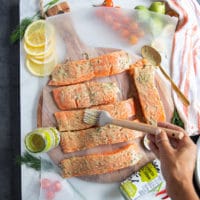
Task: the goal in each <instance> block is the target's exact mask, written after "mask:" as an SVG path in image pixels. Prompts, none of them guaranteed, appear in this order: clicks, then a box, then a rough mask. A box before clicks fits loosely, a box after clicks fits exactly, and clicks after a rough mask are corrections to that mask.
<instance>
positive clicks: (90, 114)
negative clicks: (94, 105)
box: [83, 109, 100, 125]
mask: <svg viewBox="0 0 200 200" xmlns="http://www.w3.org/2000/svg"><path fill="white" fill-rule="evenodd" d="M99 115H100V111H98V110H95V109H86V110H85V113H84V116H83V121H84V122H85V123H86V124H90V125H97V123H98V121H99Z"/></svg>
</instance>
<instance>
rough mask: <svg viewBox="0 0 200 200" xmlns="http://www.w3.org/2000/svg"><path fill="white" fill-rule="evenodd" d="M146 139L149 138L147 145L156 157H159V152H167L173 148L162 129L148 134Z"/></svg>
mask: <svg viewBox="0 0 200 200" xmlns="http://www.w3.org/2000/svg"><path fill="white" fill-rule="evenodd" d="M148 139H149V140H150V144H149V146H150V148H151V150H152V151H153V152H154V153H155V154H156V156H157V157H159V154H160V153H169V152H171V151H172V150H173V147H172V146H171V143H170V141H169V138H168V136H167V134H166V132H164V131H161V133H160V134H157V135H151V134H149V135H148Z"/></svg>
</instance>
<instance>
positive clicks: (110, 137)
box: [60, 125, 144, 153]
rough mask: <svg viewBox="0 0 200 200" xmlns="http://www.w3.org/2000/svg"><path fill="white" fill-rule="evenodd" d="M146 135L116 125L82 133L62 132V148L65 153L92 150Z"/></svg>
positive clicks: (90, 129) (86, 130)
mask: <svg viewBox="0 0 200 200" xmlns="http://www.w3.org/2000/svg"><path fill="white" fill-rule="evenodd" d="M143 135H144V134H143V133H142V132H140V131H135V130H131V129H127V128H122V127H120V126H115V125H106V126H104V127H98V128H89V129H85V130H81V131H68V132H60V146H61V149H62V151H63V152H64V153H69V152H74V151H81V150H85V149H90V148H93V147H96V146H100V145H106V144H116V143H121V142H128V141H133V140H134V139H135V138H137V137H142V136H143Z"/></svg>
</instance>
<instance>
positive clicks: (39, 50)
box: [24, 41, 55, 57]
mask: <svg viewBox="0 0 200 200" xmlns="http://www.w3.org/2000/svg"><path fill="white" fill-rule="evenodd" d="M54 49H55V41H50V42H49V43H48V44H47V45H44V46H41V47H32V46H30V45H28V44H27V43H26V42H24V50H25V52H26V53H27V54H29V55H31V56H35V57H46V56H48V55H50V54H51V53H52V52H53V51H54Z"/></svg>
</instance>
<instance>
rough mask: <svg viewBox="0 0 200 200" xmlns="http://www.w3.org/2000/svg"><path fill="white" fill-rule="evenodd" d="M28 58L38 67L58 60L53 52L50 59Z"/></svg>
mask: <svg viewBox="0 0 200 200" xmlns="http://www.w3.org/2000/svg"><path fill="white" fill-rule="evenodd" d="M27 57H28V59H29V60H30V61H32V62H33V63H35V64H38V65H44V64H48V63H51V62H53V60H55V59H56V57H57V56H56V53H55V52H54V51H53V52H52V53H51V54H50V55H49V56H48V57H43V58H37V57H35V56H31V55H28V54H27Z"/></svg>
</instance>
